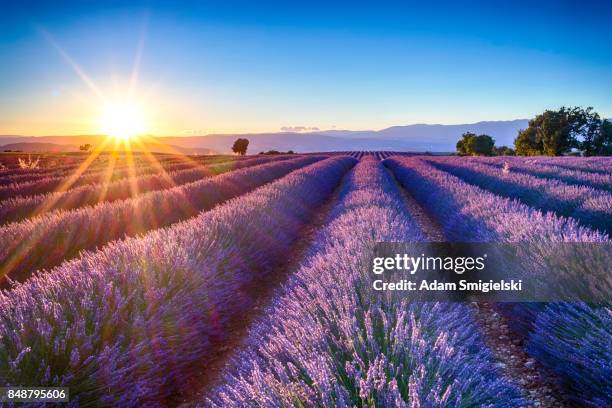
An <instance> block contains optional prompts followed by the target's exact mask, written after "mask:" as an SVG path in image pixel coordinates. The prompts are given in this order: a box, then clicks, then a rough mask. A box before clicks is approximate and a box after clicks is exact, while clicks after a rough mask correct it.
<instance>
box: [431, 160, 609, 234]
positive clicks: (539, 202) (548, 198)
mask: <svg viewBox="0 0 612 408" xmlns="http://www.w3.org/2000/svg"><path fill="white" fill-rule="evenodd" d="M431 163H433V164H434V165H435V166H436V167H438V168H440V169H442V170H444V171H447V172H449V173H451V174H454V175H456V176H458V177H460V178H462V179H463V180H465V181H467V182H468V183H471V184H476V185H478V186H480V187H482V188H484V189H486V190H489V191H491V192H493V193H496V194H498V195H501V196H504V197H509V198H516V199H519V200H521V201H522V202H524V203H526V204H528V205H531V206H533V207H536V208H539V209H541V210H544V211H554V212H555V213H557V214H559V215H564V216H568V217H570V216H571V217H573V218H574V219H576V220H578V221H579V222H581V223H582V224H584V225H586V226H588V227H590V228H593V229H599V230H601V231H604V232H607V233H610V232H612V194H611V193H609V192H607V191H601V190H598V189H594V188H592V187H588V186H579V185H572V184H567V183H564V182H562V181H559V180H551V179H544V178H539V177H535V176H532V175H529V174H525V173H519V172H516V171H510V172H508V174H504V173H502V172H501V171H500V170H499V169H497V168H493V167H491V166H487V165H484V164H480V163H479V162H477V161H473V160H469V161H466V160H465V159H463V158H448V157H447V158H436V159H431Z"/></svg>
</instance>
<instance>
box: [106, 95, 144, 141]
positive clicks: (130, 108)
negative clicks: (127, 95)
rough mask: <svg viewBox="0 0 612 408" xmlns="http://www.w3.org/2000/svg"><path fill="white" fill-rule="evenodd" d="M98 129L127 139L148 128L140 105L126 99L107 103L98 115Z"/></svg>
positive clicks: (112, 135) (117, 137) (109, 134)
mask: <svg viewBox="0 0 612 408" xmlns="http://www.w3.org/2000/svg"><path fill="white" fill-rule="evenodd" d="M99 128H100V131H101V132H102V133H103V134H105V135H107V136H111V137H114V138H116V139H121V140H129V139H131V138H134V137H136V136H138V135H142V134H143V133H145V132H147V130H148V123H147V118H146V115H145V112H144V110H143V109H142V107H141V106H139V105H137V104H135V103H133V102H126V101H116V102H111V103H107V104H106V105H105V106H104V107H103V108H102V109H101V114H100V117H99Z"/></svg>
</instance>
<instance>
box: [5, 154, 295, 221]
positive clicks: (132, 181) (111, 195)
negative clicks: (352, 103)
mask: <svg viewBox="0 0 612 408" xmlns="http://www.w3.org/2000/svg"><path fill="white" fill-rule="evenodd" d="M288 158H289V156H281V157H256V158H252V159H249V160H239V161H228V162H221V163H216V164H209V165H201V166H198V167H196V168H188V169H186V170H176V171H169V172H164V173H161V174H151V175H144V176H137V177H127V178H122V179H119V180H117V181H114V182H109V183H100V184H86V185H82V186H80V187H75V188H71V189H69V190H67V191H63V192H53V193H47V194H39V195H35V196H26V197H15V198H11V199H8V200H4V201H2V202H0V224H6V223H9V222H15V221H20V220H22V219H24V218H28V217H32V216H36V215H39V214H43V213H48V212H50V211H53V210H59V209H61V210H72V209H75V208H79V207H84V206H87V205H96V204H99V203H101V202H113V201H116V200H124V199H128V198H133V197H136V196H138V195H140V194H143V193H147V192H150V191H158V190H164V189H169V188H173V187H176V186H180V185H183V184H187V183H191V182H194V181H197V180H201V179H204V178H208V177H212V176H215V175H218V174H222V173H225V172H228V171H232V170H236V169H241V168H244V167H249V166H255V165H258V164H263V163H267V162H270V161H275V160H286V159H288Z"/></svg>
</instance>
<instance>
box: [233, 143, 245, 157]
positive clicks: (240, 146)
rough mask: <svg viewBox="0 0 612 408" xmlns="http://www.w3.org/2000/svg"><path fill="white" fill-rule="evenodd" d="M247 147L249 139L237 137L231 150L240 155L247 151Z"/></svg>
mask: <svg viewBox="0 0 612 408" xmlns="http://www.w3.org/2000/svg"><path fill="white" fill-rule="evenodd" d="M248 147H249V139H237V140H236V141H235V142H234V145H233V146H232V151H233V152H234V153H238V154H239V155H241V156H244V155H245V154H246V152H247V148H248Z"/></svg>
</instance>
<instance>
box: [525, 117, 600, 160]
mask: <svg viewBox="0 0 612 408" xmlns="http://www.w3.org/2000/svg"><path fill="white" fill-rule="evenodd" d="M600 129H601V119H600V118H599V115H598V114H597V113H596V112H594V111H593V108H592V107H588V108H586V109H583V108H580V107H573V108H566V107H561V108H560V109H559V110H546V111H544V112H543V113H541V114H539V115H537V116H536V117H535V118H533V119H532V120H530V121H529V126H528V127H527V129H525V130H521V131H519V134H518V136H517V138H516V139H515V140H514V146H515V148H516V153H517V154H520V155H526V156H534V155H547V156H560V155H562V154H567V153H569V152H570V151H571V150H572V149H573V148H576V149H578V148H581V149H583V150H585V151H592V150H596V147H595V145H596V144H597V143H598V142H596V140H598V138H599V137H600V136H599V135H600V134H601V131H600Z"/></svg>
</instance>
